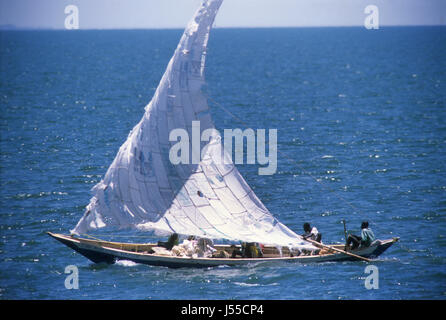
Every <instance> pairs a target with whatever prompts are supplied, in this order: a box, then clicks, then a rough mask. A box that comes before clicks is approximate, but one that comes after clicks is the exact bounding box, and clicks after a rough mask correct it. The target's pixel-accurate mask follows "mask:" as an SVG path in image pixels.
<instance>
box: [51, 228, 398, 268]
mask: <svg viewBox="0 0 446 320" xmlns="http://www.w3.org/2000/svg"><path fill="white" fill-rule="evenodd" d="M48 234H49V235H50V236H51V237H53V238H55V239H56V240H58V241H60V242H62V243H63V244H65V245H66V246H68V247H70V248H72V249H73V250H75V251H76V252H78V253H80V254H81V255H83V256H85V257H86V258H88V259H89V260H91V261H93V262H94V263H104V262H105V263H109V264H111V263H115V262H116V261H119V260H130V261H133V262H135V263H140V264H147V265H153V266H164V267H170V268H183V267H192V268H204V267H215V266H220V265H227V266H238V265H246V264H264V263H277V262H300V263H315V262H327V261H345V260H355V258H352V257H351V256H348V255H345V254H342V253H327V254H322V255H309V256H302V255H301V256H294V257H293V256H290V253H289V251H288V249H286V248H283V251H282V255H280V253H279V252H278V251H277V249H276V248H274V247H267V248H265V252H266V254H265V255H264V257H263V258H190V257H177V256H167V255H158V254H150V253H147V251H149V250H150V249H151V248H152V247H154V246H156V245H155V244H131V243H120V242H108V241H100V240H90V239H84V238H78V237H73V236H67V235H62V234H56V233H51V232H48ZM396 241H398V238H393V239H390V240H383V241H381V242H380V243H379V244H375V245H372V246H370V247H367V248H363V249H359V250H354V251H352V253H355V254H356V255H359V256H362V257H366V258H375V257H378V256H379V255H381V254H382V253H383V252H384V251H386V250H387V249H388V248H389V247H390V246H392V244H393V243H394V242H396ZM333 246H334V247H336V248H338V249H343V247H344V246H343V245H333ZM216 248H217V249H220V250H226V251H229V250H230V247H229V246H225V245H222V246H216Z"/></svg>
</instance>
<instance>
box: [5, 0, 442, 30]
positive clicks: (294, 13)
mask: <svg viewBox="0 0 446 320" xmlns="http://www.w3.org/2000/svg"><path fill="white" fill-rule="evenodd" d="M200 2H201V0H0V26H3V27H5V26H14V27H17V28H40V29H64V28H65V19H66V17H67V15H68V14H65V12H64V11H65V7H66V6H68V5H75V6H76V7H77V8H78V15H79V29H160V28H181V29H182V28H184V27H185V25H186V24H187V22H188V21H189V19H190V18H191V16H192V15H193V13H194V12H195V10H196V9H197V8H198V5H199V4H200ZM368 5H375V6H376V7H377V8H378V10H379V25H380V26H394V25H446V0H224V2H223V4H222V6H221V9H220V12H219V14H218V15H217V18H216V21H215V27H226V28H227V27H311V26H364V20H365V19H366V16H367V14H366V13H364V9H365V8H366V7H367V6H368Z"/></svg>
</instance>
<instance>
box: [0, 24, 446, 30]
mask: <svg viewBox="0 0 446 320" xmlns="http://www.w3.org/2000/svg"><path fill="white" fill-rule="evenodd" d="M383 27H385V28H389V27H446V24H388V25H380V26H379V29H381V28H383ZM298 28H364V25H310V26H225V27H219V26H214V27H212V29H298ZM379 29H378V30H379ZM32 30H35V31H76V30H85V31H88V30H95V31H106V30H115V31H117V30H184V28H183V27H159V28H157V27H117V28H108V27H106V28H96V27H93V28H79V29H66V28H54V27H18V26H15V25H8V24H7V25H0V31H32Z"/></svg>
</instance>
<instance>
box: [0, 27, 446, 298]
mask: <svg viewBox="0 0 446 320" xmlns="http://www.w3.org/2000/svg"><path fill="white" fill-rule="evenodd" d="M181 34H182V30H129V31H119V30H114V31H93V30H92V31H85V30H84V31H82V30H77V31H1V32H0V105H1V109H0V110H1V113H0V185H1V186H0V201H1V202H0V299H267V300H268V299H334V300H337V299H445V298H446V59H445V57H446V28H445V27H381V28H380V29H379V30H366V29H365V28H360V27H358V28H347V27H346V28H290V29H288V28H275V29H215V30H213V32H212V33H211V38H210V41H209V50H208V55H207V67H206V76H207V89H206V92H207V95H208V97H209V104H210V106H211V108H212V115H213V119H214V122H215V124H216V126H217V128H218V129H220V130H223V129H225V128H229V129H235V128H242V129H243V128H253V129H267V130H269V129H278V151H279V153H278V168H277V172H276V174H274V175H271V176H261V175H258V168H259V166H258V165H247V164H246V165H240V166H239V170H240V171H241V172H242V174H243V175H244V177H245V179H246V180H247V182H248V183H249V185H250V186H251V187H252V188H253V189H254V191H255V192H256V194H257V195H258V197H259V198H260V199H261V200H262V201H263V203H264V204H265V205H266V207H268V208H269V210H270V211H271V212H272V213H273V214H274V215H275V216H276V217H277V218H278V219H279V220H280V221H281V222H283V223H284V224H286V225H287V226H289V227H290V228H291V229H293V230H295V231H296V232H298V233H301V232H302V224H303V223H304V222H310V223H311V224H312V225H315V226H316V227H317V228H318V229H319V231H320V232H322V233H323V241H324V242H325V243H343V242H344V230H343V224H342V220H343V219H345V220H346V223H347V228H348V230H349V231H351V232H355V233H357V232H359V231H360V230H359V229H360V224H361V221H363V220H368V221H369V222H370V227H371V228H372V230H373V231H374V233H375V235H376V236H377V238H379V239H386V238H392V237H400V241H399V242H398V243H396V244H395V245H394V246H393V247H391V248H390V249H389V250H388V251H386V252H385V253H384V254H383V255H382V256H380V257H379V258H378V259H377V260H376V261H374V262H373V263H372V264H373V265H374V266H376V267H377V270H378V271H379V274H377V275H378V279H379V283H377V284H379V287H378V288H376V289H367V288H366V286H365V282H366V279H367V276H369V274H368V273H366V272H365V268H366V266H367V265H369V264H368V263H365V262H338V263H320V264H290V263H284V264H278V265H263V266H262V265H258V266H248V267H218V268H208V269H175V270H174V269H168V268H164V267H151V266H146V265H138V264H134V263H130V262H128V263H126V262H122V263H119V264H115V265H101V264H99V265H96V264H93V263H92V262H90V261H89V260H87V259H86V258H84V257H83V256H81V255H79V254H77V253H75V252H73V251H72V250H71V249H69V248H67V247H65V246H63V245H62V244H60V243H58V242H56V241H55V240H54V239H51V238H50V237H49V236H48V235H47V234H46V232H47V231H52V232H60V233H68V232H69V230H70V229H72V228H73V227H74V226H75V224H76V223H77V221H78V220H79V219H80V217H81V216H82V214H83V211H84V208H85V206H86V205H87V204H88V202H89V199H90V197H91V194H90V188H91V187H93V185H94V184H96V183H97V182H98V181H99V180H100V179H101V177H102V176H103V175H104V174H105V172H106V170H107V168H108V166H109V165H110V164H111V162H112V160H113V158H114V156H115V155H116V153H117V151H118V149H119V147H120V145H121V144H122V143H123V142H124V141H125V139H126V138H127V135H128V133H129V131H130V130H131V129H132V128H133V126H134V125H135V124H136V123H137V122H138V121H139V120H140V118H141V117H142V115H143V113H144V107H145V105H146V104H147V103H148V102H149V101H150V100H151V98H152V95H153V93H154V91H155V89H156V87H157V85H158V83H159V80H160V78H161V76H162V74H163V73H164V70H165V68H166V66H167V63H168V61H169V59H170V58H171V56H172V54H173V51H174V49H175V48H176V46H177V44H178V41H179V38H180V37H181ZM225 109H226V111H225ZM227 111H229V112H230V113H231V114H232V115H234V116H235V117H234V116H231V115H230V114H229V113H228V112H227ZM123 234H124V235H129V234H132V235H133V236H134V237H135V238H134V241H135V242H147V241H149V240H150V239H149V238H150V237H149V236H148V235H147V236H146V235H145V234H144V233H142V232H135V233H126V231H124V232H123ZM115 236H116V237H112V238H109V239H111V240H116V241H120V238H118V236H119V234H116V235H115ZM69 265H74V266H76V267H77V268H78V270H79V288H78V289H71V290H69V289H66V287H65V285H64V283H65V279H66V277H67V276H68V274H66V273H65V268H66V267H67V266H69Z"/></svg>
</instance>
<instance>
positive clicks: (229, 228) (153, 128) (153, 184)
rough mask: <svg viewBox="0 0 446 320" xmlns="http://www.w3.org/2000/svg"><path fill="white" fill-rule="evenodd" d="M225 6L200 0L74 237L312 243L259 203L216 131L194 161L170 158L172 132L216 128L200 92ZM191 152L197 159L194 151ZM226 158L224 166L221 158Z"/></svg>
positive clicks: (190, 133) (299, 245)
mask: <svg viewBox="0 0 446 320" xmlns="http://www.w3.org/2000/svg"><path fill="white" fill-rule="evenodd" d="M221 3H222V0H207V1H203V3H202V5H201V6H200V8H199V9H198V11H197V12H196V14H195V16H194V17H193V19H192V20H191V22H190V23H189V24H188V26H187V27H186V30H185V32H184V34H183V36H182V38H181V40H180V42H179V44H178V47H177V48H176V51H175V53H174V55H173V57H172V59H171V60H170V62H169V64H168V66H167V69H166V71H165V73H164V75H163V77H162V79H161V82H160V84H159V86H158V88H157V90H156V92H155V94H154V97H153V98H152V101H151V102H150V103H149V104H148V105H147V107H146V109H145V110H146V111H145V114H144V116H143V118H142V119H141V121H140V122H139V123H138V124H137V125H136V126H135V127H134V128H133V130H132V131H131V132H130V134H129V136H128V138H127V141H126V142H125V143H124V144H123V145H122V146H121V148H120V149H119V152H118V154H117V156H116V158H115V159H114V161H113V163H112V164H111V166H110V168H109V169H108V171H107V173H106V175H105V177H104V179H103V180H102V181H101V182H100V183H98V184H97V185H96V186H95V187H94V188H93V193H94V196H93V198H92V199H91V201H90V203H89V205H88V206H87V208H86V212H85V214H84V216H83V217H82V218H81V219H80V221H79V222H78V224H77V226H76V227H75V229H74V230H72V233H74V234H82V233H85V232H87V231H88V230H91V229H97V228H102V227H105V226H117V227H120V228H137V229H143V230H156V231H161V232H165V233H173V232H176V233H178V234H182V235H197V236H203V237H208V238H214V239H215V238H217V239H229V240H237V241H238V240H240V241H247V242H261V243H265V244H274V245H283V246H294V247H302V246H308V243H307V242H303V241H302V238H301V237H300V236H299V235H297V234H295V233H294V232H293V231H291V230H290V229H289V228H287V227H286V226H285V225H283V224H282V223H280V222H279V221H278V220H277V219H275V218H274V217H273V216H272V215H271V213H270V212H269V211H268V209H266V207H265V206H264V205H263V204H262V202H261V201H260V200H259V199H258V198H257V196H256V195H255V194H254V192H253V191H252V190H251V188H250V187H249V186H248V184H247V183H246V182H245V180H244V179H243V177H242V176H241V175H240V173H239V171H238V170H237V168H236V167H235V166H234V165H233V163H232V161H231V159H229V156H228V154H227V153H226V152H225V151H224V148H223V145H222V143H221V139H220V137H219V136H218V133H217V132H214V134H213V135H212V136H211V139H210V140H211V142H209V143H208V144H205V148H203V150H204V151H203V152H202V157H201V159H199V160H200V161H199V162H197V163H196V164H182V163H180V164H175V165H174V164H172V162H171V161H170V160H169V150H170V148H171V147H172V145H174V144H175V143H176V142H171V141H169V133H170V132H171V131H172V130H174V129H179V128H180V129H184V130H186V131H187V132H188V134H189V137H192V136H193V129H192V124H193V121H199V125H200V134H201V133H202V132H203V131H204V130H206V129H212V128H214V125H213V122H212V119H211V116H210V113H209V107H208V104H207V100H206V97H205V96H204V94H203V93H202V90H201V88H202V86H203V85H204V83H205V81H204V65H205V57H206V47H207V42H208V37H209V32H210V30H211V26H212V23H213V21H214V18H215V15H216V13H217V11H218V9H219V7H220V5H221ZM195 123H197V122H195ZM192 139H194V137H192ZM201 147H203V144H202V146H201ZM197 152H198V155H197ZM190 153H191V156H195V157H197V156H199V155H200V154H199V151H197V150H192V149H190ZM221 154H223V156H224V158H225V160H226V161H224V162H222V161H219V159H220V158H219V157H220V156H221ZM310 247H311V245H310ZM312 248H314V247H312Z"/></svg>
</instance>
